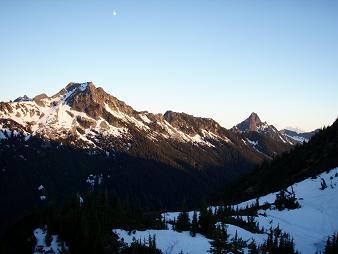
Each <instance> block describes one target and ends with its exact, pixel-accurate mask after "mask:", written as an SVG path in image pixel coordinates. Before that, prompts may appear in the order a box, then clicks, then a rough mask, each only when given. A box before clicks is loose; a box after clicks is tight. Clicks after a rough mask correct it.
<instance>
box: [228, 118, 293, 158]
mask: <svg viewBox="0 0 338 254" xmlns="http://www.w3.org/2000/svg"><path fill="white" fill-rule="evenodd" d="M231 131H233V132H235V133H240V134H241V135H242V136H243V139H244V141H245V142H246V143H247V144H248V145H250V146H251V147H253V148H254V149H255V150H256V151H257V152H260V153H262V154H265V155H266V156H268V157H273V156H275V155H277V154H279V153H282V152H284V151H287V150H289V149H290V147H291V146H293V145H295V144H296V142H295V141H294V140H293V139H290V138H288V137H287V136H285V135H284V134H283V133H281V132H280V131H278V130H277V128H276V127H274V126H273V125H270V124H268V123H267V122H265V121H264V122H263V121H261V119H260V118H259V116H258V115H257V114H256V113H254V112H253V113H251V114H250V116H249V117H248V118H247V119H245V120H244V121H243V122H241V123H239V124H237V125H236V126H234V127H233V128H231Z"/></svg>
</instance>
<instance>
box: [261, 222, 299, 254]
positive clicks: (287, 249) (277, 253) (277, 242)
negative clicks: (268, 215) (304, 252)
mask: <svg viewBox="0 0 338 254" xmlns="http://www.w3.org/2000/svg"><path fill="white" fill-rule="evenodd" d="M258 251H260V252H258V253H274V254H298V252H297V251H296V250H295V244H294V242H293V239H292V238H291V237H290V235H289V234H287V233H284V232H282V231H281V230H280V228H279V227H277V228H275V229H272V228H271V229H270V231H269V234H268V238H267V240H266V241H265V242H264V244H263V245H262V246H260V247H259V248H258Z"/></svg>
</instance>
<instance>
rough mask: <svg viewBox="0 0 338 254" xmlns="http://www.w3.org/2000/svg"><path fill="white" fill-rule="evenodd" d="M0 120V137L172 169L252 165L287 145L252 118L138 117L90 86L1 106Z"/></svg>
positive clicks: (77, 85)
mask: <svg viewBox="0 0 338 254" xmlns="http://www.w3.org/2000/svg"><path fill="white" fill-rule="evenodd" d="M0 119H1V124H2V125H1V129H0V130H1V131H2V135H1V136H2V137H3V138H5V137H7V136H8V135H9V134H10V133H11V126H13V127H14V126H15V128H16V131H19V132H20V133H22V134H24V135H26V136H27V138H29V136H35V137H39V138H42V139H45V140H52V141H57V142H60V143H61V144H67V145H72V146H75V147H78V148H81V149H87V150H92V151H95V152H105V153H109V154H114V153H116V152H123V153H128V154H130V155H137V156H141V157H144V158H151V159H153V158H154V157H156V158H157V157H161V159H160V160H161V161H163V162H165V163H169V164H172V165H175V166H176V167H182V165H179V164H182V163H180V162H179V161H181V162H184V164H188V165H190V166H192V167H198V168H204V167H209V166H222V167H223V166H224V165H226V164H227V162H229V161H231V162H233V161H234V158H239V159H236V160H237V161H238V160H239V161H246V162H249V164H256V163H259V162H261V161H262V160H263V159H267V158H271V157H272V156H274V155H275V154H278V153H280V152H283V151H286V150H288V149H290V148H291V145H292V144H293V143H292V142H290V141H289V139H287V138H285V137H284V136H282V135H281V134H280V133H279V132H278V131H277V130H276V129H275V128H274V127H273V126H269V125H267V123H265V122H264V123H263V122H261V121H260V119H259V117H258V115H257V114H255V113H253V114H251V116H250V117H249V118H248V119H247V120H245V121H244V122H242V123H241V124H239V125H237V126H236V128H233V129H231V130H227V129H225V128H224V127H222V126H221V125H220V124H218V123H217V122H216V121H214V120H213V119H210V118H202V117H194V116H192V115H188V114H186V113H177V112H173V111H167V112H165V113H164V114H153V113H149V112H146V111H143V112H138V111H136V110H134V109H133V108H132V107H131V106H129V105H127V104H126V103H125V102H123V101H120V100H118V99H117V98H116V97H114V96H112V95H110V94H108V93H106V92H105V91H104V90H103V89H102V88H100V87H96V86H95V85H94V84H93V83H92V82H85V83H73V82H72V83H69V84H68V85H67V86H66V87H65V88H63V89H61V90H60V91H59V92H58V93H56V94H55V95H53V96H50V97H49V96H47V95H46V94H40V95H37V96H35V97H34V98H33V99H29V98H28V97H27V96H24V97H20V98H18V99H16V100H15V101H14V102H1V103H0ZM237 130H240V131H237ZM247 131H249V132H252V131H259V132H260V133H261V134H262V135H264V136H268V137H275V136H276V137H278V138H279V139H278V138H277V139H276V140H274V141H273V140H271V139H270V140H269V141H270V143H273V145H269V146H267V145H265V143H266V142H265V143H262V145H253V144H255V143H254V142H257V141H256V140H255V138H254V137H253V138H252V139H250V137H249V136H247V134H246V132H247ZM286 140H287V141H286ZM258 142H259V141H258ZM145 147H147V149H145ZM163 147H164V148H163ZM280 147H282V148H280ZM145 150H147V151H150V152H145ZM156 153H161V156H158V155H155V154H156ZM199 158H200V159H199Z"/></svg>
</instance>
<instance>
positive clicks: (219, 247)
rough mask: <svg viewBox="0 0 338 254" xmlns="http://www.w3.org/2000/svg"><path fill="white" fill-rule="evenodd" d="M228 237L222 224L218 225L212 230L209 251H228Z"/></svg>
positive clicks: (216, 252)
mask: <svg viewBox="0 0 338 254" xmlns="http://www.w3.org/2000/svg"><path fill="white" fill-rule="evenodd" d="M228 238H229V235H228V233H227V231H226V228H225V226H224V224H223V223H222V224H221V225H218V226H217V227H216V229H215V230H214V233H213V237H212V242H211V243H210V250H209V252H210V253H213V254H224V253H229V251H230V244H229V243H228V240H229V239H228Z"/></svg>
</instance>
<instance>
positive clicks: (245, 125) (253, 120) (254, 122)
mask: <svg viewBox="0 0 338 254" xmlns="http://www.w3.org/2000/svg"><path fill="white" fill-rule="evenodd" d="M261 124H262V121H261V119H260V118H259V116H258V115H257V114H256V113H255V112H252V113H251V115H250V116H249V117H248V118H247V119H245V120H244V121H243V122H241V123H239V124H237V125H236V127H237V128H238V129H239V130H240V131H257V127H258V126H259V125H261Z"/></svg>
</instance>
